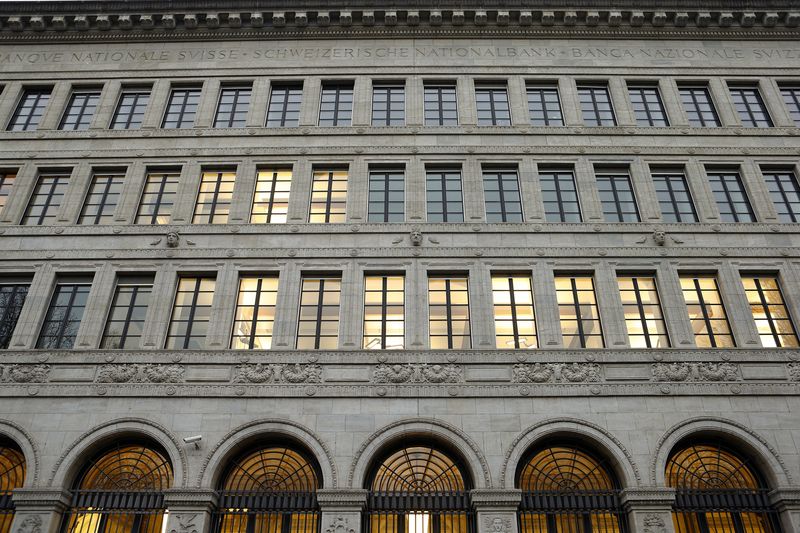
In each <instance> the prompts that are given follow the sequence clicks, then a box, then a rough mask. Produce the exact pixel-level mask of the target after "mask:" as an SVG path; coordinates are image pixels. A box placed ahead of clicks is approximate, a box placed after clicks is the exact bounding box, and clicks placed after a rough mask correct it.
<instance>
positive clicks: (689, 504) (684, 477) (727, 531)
mask: <svg viewBox="0 0 800 533" xmlns="http://www.w3.org/2000/svg"><path fill="white" fill-rule="evenodd" d="M665 474H666V482H667V486H669V487H673V488H674V489H675V490H676V494H675V506H674V508H673V513H672V518H673V522H674V524H675V531H676V533H779V532H780V526H779V524H778V519H777V518H778V517H777V513H776V512H775V510H774V508H773V507H772V506H771V505H770V503H769V496H768V492H769V488H768V487H767V485H766V483H765V482H764V480H763V478H762V477H761V476H760V475H759V474H758V472H757V470H756V469H755V468H754V467H753V465H752V463H751V461H749V460H748V459H747V458H746V457H744V456H742V455H740V454H738V453H737V452H735V451H734V450H732V449H729V448H726V447H724V446H722V445H721V444H719V443H713V442H696V443H690V444H685V445H679V446H678V447H677V448H676V449H675V450H674V451H673V452H672V454H671V455H670V457H669V459H668V460H667V468H666V472H665Z"/></svg>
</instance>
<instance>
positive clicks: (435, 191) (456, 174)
mask: <svg viewBox="0 0 800 533" xmlns="http://www.w3.org/2000/svg"><path fill="white" fill-rule="evenodd" d="M425 189H426V192H427V202H426V203H427V211H428V222H464V200H463V197H462V195H461V171H460V170H428V171H427V173H426V176H425Z"/></svg>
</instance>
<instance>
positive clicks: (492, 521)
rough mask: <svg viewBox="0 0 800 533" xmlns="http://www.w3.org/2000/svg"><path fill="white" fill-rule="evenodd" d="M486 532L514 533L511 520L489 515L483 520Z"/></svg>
mask: <svg viewBox="0 0 800 533" xmlns="http://www.w3.org/2000/svg"><path fill="white" fill-rule="evenodd" d="M483 525H484V531H487V532H488V533H512V531H513V529H512V528H511V518H508V517H503V516H497V515H489V516H486V517H484V519H483Z"/></svg>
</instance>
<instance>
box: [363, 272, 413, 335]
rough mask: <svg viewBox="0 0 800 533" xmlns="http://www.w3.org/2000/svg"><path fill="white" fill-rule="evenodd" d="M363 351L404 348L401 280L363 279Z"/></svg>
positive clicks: (367, 277)
mask: <svg viewBox="0 0 800 533" xmlns="http://www.w3.org/2000/svg"><path fill="white" fill-rule="evenodd" d="M363 346H364V349H367V350H393V349H394V350H399V349H403V347H404V346H405V278H404V277H403V276H366V277H365V279H364V341H363Z"/></svg>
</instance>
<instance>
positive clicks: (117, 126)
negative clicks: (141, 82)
mask: <svg viewBox="0 0 800 533" xmlns="http://www.w3.org/2000/svg"><path fill="white" fill-rule="evenodd" d="M152 93H153V89H152V87H125V88H123V89H122V90H121V91H120V93H119V97H118V98H117V105H116V107H114V114H113V115H111V122H110V123H109V125H108V129H110V130H138V129H141V127H142V124H143V123H144V118H145V116H146V115H147V108H148V107H149V106H150V98H151V97H152V96H153V94H152ZM145 95H146V98H145ZM127 96H133V97H134V98H133V103H131V104H130V105H131V111H130V113H128V115H127V116H126V118H125V120H124V121H123V122H120V121H119V118H120V116H121V115H120V110H121V108H122V105H123V102H124V101H125V98H126V97H127ZM143 98H145V102H144V104H143V105H144V108H143V109H142V110H141V115H142V118H141V120H140V121H139V122H133V119H134V117H135V116H137V115H138V114H139V113H138V112H137V109H138V107H139V106H140V105H141V104H140V100H142V99H143Z"/></svg>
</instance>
